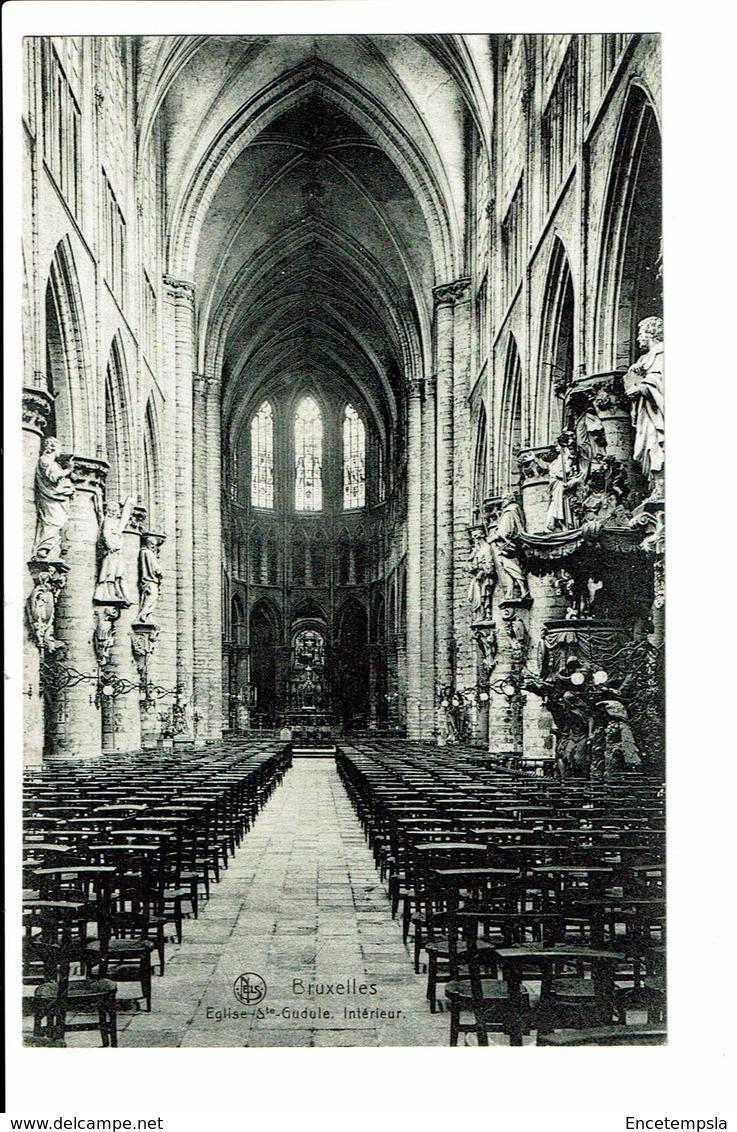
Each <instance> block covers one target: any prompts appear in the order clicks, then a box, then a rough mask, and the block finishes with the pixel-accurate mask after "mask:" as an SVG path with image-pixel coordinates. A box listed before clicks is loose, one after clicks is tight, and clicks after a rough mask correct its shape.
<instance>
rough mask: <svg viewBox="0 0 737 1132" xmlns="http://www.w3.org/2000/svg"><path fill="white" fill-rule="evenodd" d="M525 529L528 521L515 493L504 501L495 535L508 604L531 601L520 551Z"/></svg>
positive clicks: (495, 547) (493, 538)
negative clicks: (509, 602)
mask: <svg viewBox="0 0 737 1132" xmlns="http://www.w3.org/2000/svg"><path fill="white" fill-rule="evenodd" d="M524 529H525V520H524V516H523V514H522V508H521V507H520V503H519V499H518V498H517V496H516V495H515V494H514V493H511V494H510V495H507V496H506V497H505V498H504V499H503V501H502V510H501V514H500V515H499V520H498V522H497V525H496V531H495V532H494V534H493V535H492V536H491V540H490V542H491V544H492V547H493V550H494V559H495V562H496V566H497V569H498V572H499V576H500V577H501V579H502V584H503V585H504V598H505V600H506V601H519V602H529V600H530V590H529V587H528V585H527V575H526V573H525V571H524V570H523V569H522V566H521V565H520V560H519V555H518V552H517V539H518V536H519V535H520V534H521V533H522V532H523V531H524Z"/></svg>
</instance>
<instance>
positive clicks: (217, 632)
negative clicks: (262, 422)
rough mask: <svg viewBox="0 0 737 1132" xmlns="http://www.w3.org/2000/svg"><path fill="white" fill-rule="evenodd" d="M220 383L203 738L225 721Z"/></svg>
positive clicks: (211, 490) (215, 405)
mask: <svg viewBox="0 0 737 1132" xmlns="http://www.w3.org/2000/svg"><path fill="white" fill-rule="evenodd" d="M221 412H222V407H221V397H220V382H219V381H218V380H217V378H214V377H211V378H210V380H209V382H208V387H207V428H206V439H207V443H206V452H207V548H208V550H207V557H208V561H209V563H210V571H209V574H208V579H207V594H208V605H209V610H210V635H209V644H210V649H209V654H208V661H209V666H208V667H209V685H208V696H207V718H206V720H203V726H202V732H201V734H202V735H203V737H204V738H205V739H208V740H218V739H222V736H223V730H224V728H225V726H226V723H227V720H225V719H224V706H223V646H222V640H223V592H222V591H223V561H222V559H223V527H222V515H221V503H222V489H221V484H222V474H223V451H222V435H221Z"/></svg>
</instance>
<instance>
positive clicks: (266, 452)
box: [251, 401, 274, 507]
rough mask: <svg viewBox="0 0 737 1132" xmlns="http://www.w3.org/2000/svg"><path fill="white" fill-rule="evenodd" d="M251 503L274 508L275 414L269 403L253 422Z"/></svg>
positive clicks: (262, 408) (265, 403) (265, 404)
mask: <svg viewBox="0 0 737 1132" xmlns="http://www.w3.org/2000/svg"><path fill="white" fill-rule="evenodd" d="M251 503H252V505H253V506H254V507H273V506H274V413H273V410H272V408H271V405H270V404H269V402H268V401H264V403H263V405H262V406H261V408H260V409H259V411H258V412H257V413H256V416H255V417H254V418H253V420H252V421H251Z"/></svg>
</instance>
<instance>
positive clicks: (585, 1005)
mask: <svg viewBox="0 0 737 1132" xmlns="http://www.w3.org/2000/svg"><path fill="white" fill-rule="evenodd" d="M338 769H339V773H340V775H341V778H342V780H343V783H344V785H345V787H346V789H347V791H348V794H349V796H350V798H351V800H352V803H353V805H354V808H355V810H356V813H357V815H358V817H359V819H360V820H361V822H362V824H363V827H364V831H365V834H366V838H367V841H368V844H369V845H370V847H371V849H372V851H373V853H374V858H375V860H376V863H377V867H378V868H379V871H380V875H381V877H382V879H384V881H385V882H386V884H387V891H388V897H389V899H390V901H391V908H392V914H393V915H395V916H396V915H399V914H400V909H401V916H402V928H403V937H404V939H405V942H409V938H410V935H412V936H413V939H412V944H413V953H414V967H415V971H416V972H419V971H420V969H421V966H422V965H423V959H424V966H425V968H426V971H427V997H428V1001H429V1004H430V1009H431V1010H432V1011H435V1010H437V1009H438V1003H439V999H438V991H439V988H440V986H444V1000H445V1005H446V1008H447V1009H448V1010H449V1013H450V1041H451V1044H453V1045H455V1044H456V1043H457V1041H458V1038H459V1035H460V1034H462V1033H464V1032H474V1033H475V1034H476V1036H477V1040H478V1041H479V1043H480V1044H487V1041H488V1032H489V1030H490V1029H494V1028H498V1029H500V1030H501V1031H502V1032H504V1033H505V1034H507V1036H508V1038H509V1040H510V1042H511V1043H512V1044H521V1043H522V1038H523V1035H524V1034H525V1033H529V1032H531V1031H533V1030H534V1031H535V1033H536V1034H537V1037H538V1040H541V1041H542V1040H543V1039H544V1038H545V1037H546V1036H547V1035H548V1034H549V1033H550V1032H551V1031H557V1030H564V1029H565V1030H569V1029H572V1028H574V1029H581V1028H585V1029H586V1030H587V1031H590V1032H591V1034H592V1040H593V1033H594V1030H595V1029H601V1027H602V1026H604V1027H606V1026H609V1025H611V1024H612V1023H614V1022H615V1021H617V1022H618V1023H619V1024H620V1025H621V1026H622V1027H624V1028H625V1029H627V1030H630V1029H631V1027H629V1026H627V1021H628V1014H630V1015H631V1014H632V1012H633V1011H635V1010H638V1011H641V1012H644V1014H645V1017H646V1019H647V1021H646V1025H647V1026H648V1027H649V1028H648V1029H647V1030H646V1031H641V1030H639V1029H638V1030H635V1031H634V1033H633V1034H632V1035H631V1038H632V1041H633V1042H635V1041H638V1040H639V1037H638V1035H639V1034H640V1033H642V1034H644V1035H645V1036H646V1040H647V1041H648V1042H650V1041H652V1035H653V1033H654V1030H653V1027H655V1029H657V1028H658V1027H661V1028H662V1025H663V1023H664V1018H665V988H664V946H665V871H664V797H663V787H662V783H660V782H656V781H653V780H652V779H649V778H645V777H643V776H640V775H633V776H631V777H625V776H623V777H622V778H621V779H616V780H614V781H611V782H606V783H586V784H578V783H574V784H568V783H565V784H563V783H559V782H556V781H555V780H553V779H547V778H539V777H537V776H535V775H524V774H521V773H520V772H519V771H518V770H516V769H514V770H510V769H509V768H507V767H502V766H500V765H498V764H495V763H494V761H493V760H492V761H490V762H485V761H483V760H481V759H479V758H478V754H477V753H475V752H474V753H467V752H459V751H456V750H453V751H448V750H444V751H442V750H441V751H436V750H430V749H428V748H427V747H424V746H423V745H421V744H403V745H402V746H401V747H400V746H399V745H398V744H393V745H391V746H390V747H389V746H387V745H386V744H382V743H370V742H362V743H361V744H357V745H356V746H355V747H353V748H344V749H343V750H342V751H341V753H340V754H339V757H338ZM529 984H532V985H533V990H534V991H535V993H536V998H535V1001H534V1003H533V1001H532V999H531V997H530V993H529ZM469 1014H470V1015H471V1017H472V1019H473V1020H472V1021H471V1022H470V1023H466V1022H464V1021H463V1017H464V1016H467V1015H469Z"/></svg>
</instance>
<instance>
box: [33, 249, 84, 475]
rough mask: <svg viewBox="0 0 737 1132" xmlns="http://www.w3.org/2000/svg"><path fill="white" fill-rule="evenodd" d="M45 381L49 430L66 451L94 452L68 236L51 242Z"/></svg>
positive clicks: (78, 300) (77, 292)
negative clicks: (50, 399) (54, 243)
mask: <svg viewBox="0 0 737 1132" xmlns="http://www.w3.org/2000/svg"><path fill="white" fill-rule="evenodd" d="M45 322H46V346H45V349H46V356H45V360H44V361H45V366H46V380H47V384H48V388H49V392H50V393H51V395H52V397H53V399H54V407H53V412H52V416H51V418H50V420H49V427H50V429H51V430H52V431H53V432H54V433H56V435H57V436H58V437H59V440H60V441H61V442H62V447H63V448H65V449H66V450H67V451H70V452H71V451H76V452H79V453H81V454H89V453H91V452H92V450H93V439H94V435H95V429H94V428H93V421H94V420H95V406H96V398H95V397H94V396H93V389H92V383H91V380H90V364H89V347H88V337H87V329H86V323H85V318H84V310H83V305H82V295H81V291H80V287H79V280H78V278H77V272H76V268H75V266H74V255H73V253H72V249H71V245H70V243H69V239H68V237H66V236H65V237H64V238H63V239H62V240H60V241H59V243H58V244H57V246H56V250H55V251H54V254H53V256H52V259H51V264H50V266H49V276H48V280H47V284H46V293H45Z"/></svg>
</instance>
